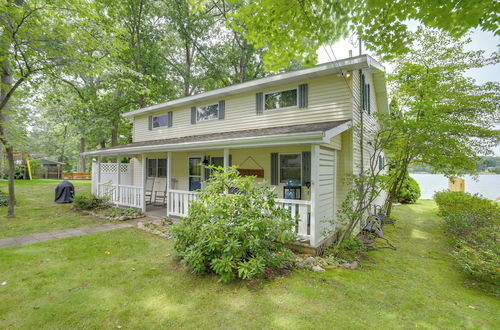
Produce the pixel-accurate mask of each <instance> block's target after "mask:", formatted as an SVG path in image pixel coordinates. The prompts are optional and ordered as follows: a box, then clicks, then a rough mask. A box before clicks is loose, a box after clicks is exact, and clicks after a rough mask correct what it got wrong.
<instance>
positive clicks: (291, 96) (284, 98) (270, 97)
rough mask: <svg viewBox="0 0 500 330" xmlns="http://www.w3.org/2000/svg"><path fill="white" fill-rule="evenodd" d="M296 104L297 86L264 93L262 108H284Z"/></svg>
mask: <svg viewBox="0 0 500 330" xmlns="http://www.w3.org/2000/svg"><path fill="white" fill-rule="evenodd" d="M297 105H298V93H297V88H293V89H287V90H282V91H276V92H270V93H265V94H264V110H275V109H284V108H290V107H296V106H297Z"/></svg>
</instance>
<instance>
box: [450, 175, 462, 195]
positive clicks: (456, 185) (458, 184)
mask: <svg viewBox="0 0 500 330" xmlns="http://www.w3.org/2000/svg"><path fill="white" fill-rule="evenodd" d="M448 190H449V191H461V192H465V180H464V179H462V178H456V177H451V178H450V179H449V181H448Z"/></svg>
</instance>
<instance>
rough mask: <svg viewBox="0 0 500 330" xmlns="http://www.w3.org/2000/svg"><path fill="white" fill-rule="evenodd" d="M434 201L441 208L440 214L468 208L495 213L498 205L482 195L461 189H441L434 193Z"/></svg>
mask: <svg viewBox="0 0 500 330" xmlns="http://www.w3.org/2000/svg"><path fill="white" fill-rule="evenodd" d="M434 201H436V204H437V205H438V208H439V215H441V216H447V215H449V214H453V213H460V212H464V211H468V210H480V211H481V212H484V213H491V212H493V213H495V212H496V211H495V210H498V206H495V204H493V202H492V201H490V200H488V199H486V198H482V197H481V196H480V195H477V194H475V195H471V194H468V193H464V192H461V191H440V192H437V193H435V194H434Z"/></svg>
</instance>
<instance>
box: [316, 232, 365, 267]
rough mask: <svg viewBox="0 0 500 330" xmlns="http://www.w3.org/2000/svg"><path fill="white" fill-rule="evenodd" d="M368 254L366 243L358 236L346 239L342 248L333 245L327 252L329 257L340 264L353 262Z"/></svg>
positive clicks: (341, 245)
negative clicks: (365, 253)
mask: <svg viewBox="0 0 500 330" xmlns="http://www.w3.org/2000/svg"><path fill="white" fill-rule="evenodd" d="M364 252H366V245H365V243H364V242H363V241H362V240H361V239H360V238H359V237H356V236H349V237H346V238H345V239H344V240H343V241H342V243H341V244H340V246H338V247H337V246H335V245H333V246H332V247H331V248H329V249H328V250H326V251H325V255H326V256H327V257H333V258H334V259H335V260H337V261H339V262H352V261H353V260H355V259H358V258H359V257H360V256H361V255H362V254H363V253H364Z"/></svg>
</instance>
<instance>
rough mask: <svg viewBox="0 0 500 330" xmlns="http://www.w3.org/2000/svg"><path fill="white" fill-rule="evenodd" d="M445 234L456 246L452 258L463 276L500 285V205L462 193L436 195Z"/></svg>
mask: <svg viewBox="0 0 500 330" xmlns="http://www.w3.org/2000/svg"><path fill="white" fill-rule="evenodd" d="M434 200H435V201H436V203H437V205H438V208H439V214H440V215H441V216H443V219H444V221H445V230H446V232H447V233H448V234H450V238H451V240H452V242H453V246H454V249H453V252H452V255H453V256H454V257H455V259H456V260H457V261H458V263H459V265H460V267H461V268H462V270H463V271H464V272H466V273H467V274H468V275H470V276H471V277H473V278H474V279H477V280H480V281H483V282H485V283H489V284H491V286H490V287H491V288H494V287H495V285H496V283H498V282H499V281H500V275H499V273H498V267H499V265H500V241H499V237H498V233H499V232H500V207H499V206H498V204H496V203H494V202H492V201H490V200H488V199H485V198H481V197H479V196H477V195H470V194H467V193H463V192H450V191H446V192H438V193H436V194H435V195H434Z"/></svg>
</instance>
